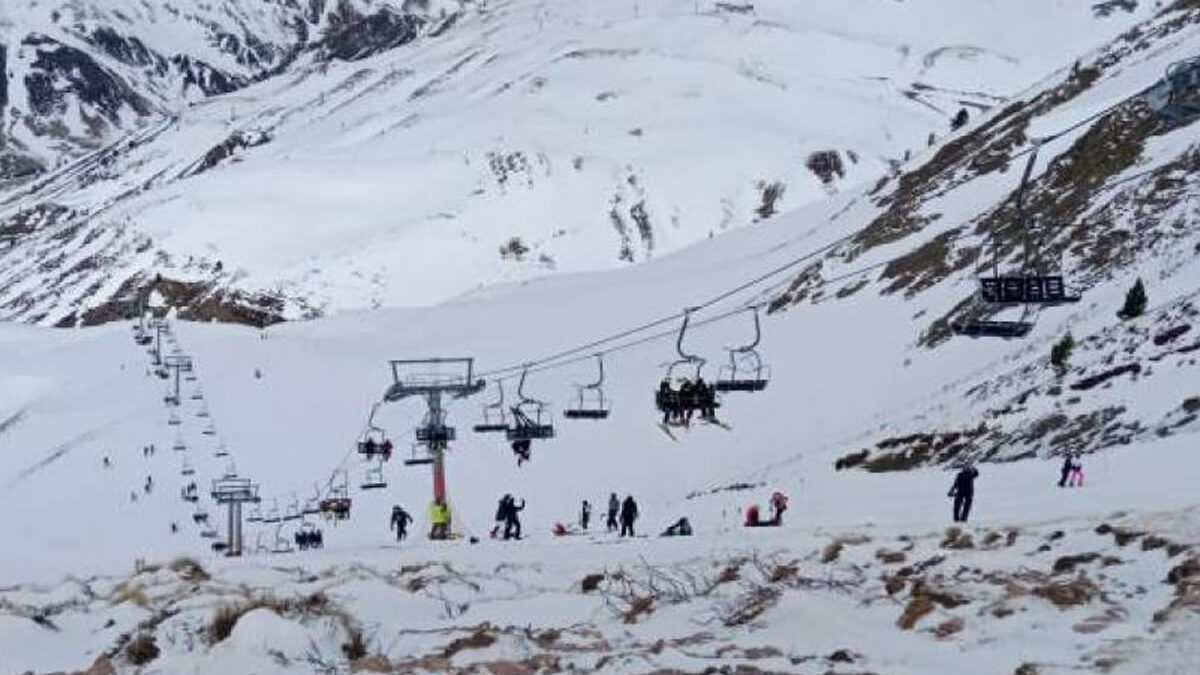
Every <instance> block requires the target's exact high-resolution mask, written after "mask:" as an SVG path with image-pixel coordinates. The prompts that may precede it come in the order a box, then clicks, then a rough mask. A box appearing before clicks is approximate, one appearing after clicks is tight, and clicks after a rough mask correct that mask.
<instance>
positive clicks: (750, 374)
mask: <svg viewBox="0 0 1200 675" xmlns="http://www.w3.org/2000/svg"><path fill="white" fill-rule="evenodd" d="M750 309H751V311H752V312H753V314H754V339H753V340H751V341H750V343H749V344H746V345H742V346H740V347H726V348H725V351H727V352H728V353H729V364H728V365H725V366H722V367H721V369H720V371H719V372H718V374H717V381H716V382H715V383H713V388H714V389H715V390H716V391H720V392H730V391H736V392H757V391H763V390H764V389H766V388H767V382H768V381H769V379H770V370H769V369H768V368H767V367H766V366H765V365H763V362H762V356H760V355H759V353H758V345H759V343H760V342H762V324H761V323H760V320H759V317H758V306H757V305H755V306H754V307H751V308H750Z"/></svg>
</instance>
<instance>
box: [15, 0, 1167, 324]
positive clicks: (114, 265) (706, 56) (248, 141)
mask: <svg viewBox="0 0 1200 675" xmlns="http://www.w3.org/2000/svg"><path fill="white" fill-rule="evenodd" d="M412 4H413V3H403V4H397V5H396V6H397V7H398V9H396V11H397V12H417V11H418V10H419V11H420V12H421V13H420V14H419V16H421V17H427V18H425V19H424V20H423V23H420V24H419V27H416V28H414V27H412V26H409V25H408V24H407V23H405V22H404V21H402V20H400V19H397V18H395V17H397V16H403V17H407V16H410V14H387V16H389V17H393V19H391V20H390V23H389V22H388V21H383V23H384V24H386V25H387V26H390V28H386V29H377V30H379V31H380V32H379V35H380V36H381V37H380V38H379V39H380V40H383V41H382V42H380V43H379V45H381V49H373V48H371V47H372V45H375V44H376V43H375V42H372V41H371V40H368V39H365V38H364V37H363V36H364V35H375V33H371V32H370V31H371V30H372V28H371V27H373V26H376V24H378V23H379V22H374V23H372V22H369V21H359V22H357V23H354V24H350V25H348V26H347V27H346V28H345V30H341V31H340V32H339V31H337V30H331V29H330V28H328V27H325V28H321V27H318V28H316V29H314V31H315V33H314V34H316V35H321V36H325V37H324V38H322V42H321V43H320V44H315V45H310V47H309V48H307V49H304V50H302V52H301V53H300V54H299V55H298V56H296V57H295V58H294V59H293V60H292V61H290V62H289V65H287V67H285V68H283V70H282V72H279V73H278V74H276V75H274V76H272V77H267V78H263V79H262V81H260V82H258V83H257V84H253V85H251V86H247V87H243V88H240V89H238V90H237V91H235V92H232V93H229V94H226V95H223V96H215V97H210V98H207V99H204V100H202V101H191V103H194V105H189V106H186V107H185V106H183V105H175V106H173V107H171V106H167V109H169V110H170V112H169V113H166V114H164V116H163V117H162V118H161V119H159V120H149V119H147V120H145V124H144V125H143V126H142V128H139V129H137V130H135V131H132V132H131V134H130V136H128V137H127V138H124V139H121V140H120V141H117V142H115V143H114V144H113V145H111V146H108V147H107V148H106V149H102V150H99V151H97V152H96V153H94V154H92V155H89V156H87V157H84V158H81V159H79V160H77V161H75V162H73V163H70V164H67V165H65V166H64V167H62V168H61V169H59V170H57V171H51V172H49V173H47V174H46V175H44V176H41V177H39V178H38V179H37V180H36V181H34V182H32V183H29V184H27V185H25V186H23V187H19V188H14V189H12V190H10V191H9V192H8V194H7V195H4V196H3V197H0V200H2V201H3V205H4V206H3V208H4V213H3V214H0V217H3V218H4V220H3V221H2V223H0V232H5V233H11V234H16V235H18V238H17V243H16V245H15V247H14V248H13V249H11V250H9V251H8V252H6V253H0V255H3V260H4V267H5V269H6V270H9V273H8V274H6V275H5V277H4V278H3V279H2V280H0V307H3V315H4V316H7V317H10V318H17V319H21V320H25V321H36V322H40V323H50V324H54V323H60V322H61V323H63V324H71V323H74V322H75V321H82V322H84V323H94V322H97V321H102V320H106V319H108V318H112V317H113V316H114V315H120V314H121V311H122V310H121V306H120V305H118V304H108V303H109V301H111V300H116V301H118V302H127V301H129V300H130V299H131V298H132V297H133V296H135V295H136V292H137V291H138V290H139V289H142V288H144V287H145V286H146V285H148V284H149V283H150V280H151V279H153V278H154V277H155V275H161V276H162V277H164V278H166V279H168V280H170V281H173V282H175V283H173V284H171V287H170V288H168V289H160V290H165V291H167V295H169V296H170V298H171V300H172V302H173V303H175V304H177V305H179V306H181V307H184V308H185V309H186V310H187V311H186V312H185V314H186V315H188V316H194V317H204V318H208V317H217V318H220V319H233V320H241V321H246V322H251V323H261V322H268V321H274V320H277V319H279V318H295V317H298V316H311V315H314V314H317V313H327V312H329V311H332V310H336V309H339V308H341V309H346V308H362V307H372V306H380V305H395V304H404V305H413V304H428V303H431V302H437V301H439V300H443V299H446V298H448V297H453V296H455V295H458V294H460V293H462V292H464V291H468V290H471V289H474V288H477V287H479V286H480V285H486V284H490V283H494V282H497V281H501V280H505V279H523V278H528V277H530V276H533V275H540V274H544V273H546V272H548V271H550V270H560V271H578V270H586V269H597V268H611V267H614V266H619V265H622V264H624V263H626V262H628V261H640V260H645V259H647V258H649V257H651V256H654V255H660V254H663V253H666V252H670V251H673V250H677V249H679V248H680V247H682V246H684V245H687V244H689V243H691V242H694V241H696V240H698V239H702V238H704V237H707V236H710V235H711V234H715V233H720V232H722V231H723V230H725V229H728V228H731V227H737V226H742V225H746V224H749V223H752V222H755V221H758V220H761V219H764V218H766V217H769V216H770V215H771V214H773V213H775V212H777V211H779V210H780V209H783V208H791V207H794V206H798V205H802V204H805V203H808V202H811V201H814V200H818V199H823V198H825V197H826V196H827V194H829V193H831V192H837V191H839V190H843V189H845V188H846V187H849V186H853V185H856V184H860V183H863V182H870V181H874V180H875V179H876V178H878V177H879V176H881V175H883V174H884V172H885V171H887V170H888V169H889V167H890V166H892V165H893V164H894V163H895V162H900V161H902V160H903V159H904V157H905V156H906V155H908V154H910V153H916V152H919V151H920V150H921V149H922V148H924V147H925V146H926V144H927V142H928V140H929V136H930V135H931V134H932V135H934V136H935V138H936V137H938V136H941V135H943V134H944V133H945V132H946V130H947V128H948V119H949V117H951V116H952V115H953V114H954V113H955V112H956V111H957V110H958V109H960V108H961V107H964V106H965V107H966V108H968V109H970V110H971V111H972V112H976V113H977V112H978V111H979V110H980V109H982V108H988V107H991V106H994V105H996V104H997V103H999V102H1001V101H1003V100H1004V99H1006V98H1007V97H1009V96H1011V95H1013V94H1015V93H1017V92H1018V91H1020V90H1022V89H1024V88H1025V87H1026V86H1028V84H1029V83H1030V82H1031V81H1033V80H1035V79H1037V78H1038V77H1041V76H1043V75H1044V74H1045V73H1046V72H1049V71H1050V70H1052V69H1054V68H1057V67H1060V66H1061V65H1062V64H1064V63H1069V62H1070V61H1071V60H1073V59H1074V58H1076V56H1077V55H1079V54H1082V53H1084V52H1086V51H1087V50H1089V49H1093V48H1095V47H1096V46H1097V45H1100V44H1103V43H1104V42H1105V41H1107V40H1109V39H1111V38H1113V37H1114V36H1116V35H1117V34H1119V33H1120V32H1122V31H1123V30H1126V29H1127V28H1128V27H1129V26H1131V25H1133V23H1134V22H1136V21H1137V20H1139V19H1142V18H1145V17H1147V16H1149V15H1150V14H1151V12H1152V9H1151V8H1149V7H1148V6H1146V3H1140V4H1139V3H1134V4H1133V5H1131V6H1128V7H1126V6H1125V5H1127V4H1128V3H1125V5H1118V6H1116V7H1115V9H1113V8H1110V9H1112V11H1102V10H1100V9H1097V8H1094V7H1092V6H1090V5H1087V4H1081V3H1076V2H1053V3H1047V2H1044V1H1042V0H1021V1H1019V2H1004V3H991V2H989V3H977V4H976V5H975V6H972V8H970V9H967V8H965V7H964V6H963V5H962V3H960V2H951V1H949V0H922V1H920V2H905V3H896V2H892V1H890V0H887V1H885V0H856V1H854V2H842V3H796V2H760V3H754V4H753V5H750V4H737V3H717V4H715V5H713V4H710V3H696V2H694V1H693V0H673V1H672V2H662V3H654V4H653V5H646V4H645V3H637V2H622V3H603V4H597V3H591V2H566V3H555V4H554V5H553V6H547V5H545V4H544V3H540V2H530V1H528V0H508V1H505V2H486V3H482V2H476V3H462V6H461V8H459V7H458V6H457V5H450V4H434V5H430V6H428V7H425V8H424V9H420V8H414V7H409V6H408V5H412ZM278 7H279V8H280V9H279V12H281V13H282V14H281V15H282V16H290V15H288V14H287V12H289V11H297V10H296V8H294V7H292V5H290V4H286V3H285V4H281V5H279V6H278ZM285 10H286V11H285ZM214 11H216V10H214ZM328 11H332V10H328V9H327V12H328ZM366 11H367V10H365V9H364V10H362V12H360V15H362V16H376V14H367V13H366ZM378 11H383V10H378ZM1033 15H1037V16H1038V17H1039V19H1038V20H1037V21H1030V17H1031V16H1033ZM261 20H262V21H267V20H268V19H267V18H262V19H261ZM272 21H273V25H279V24H280V23H281V21H280V20H279V19H274V20H272ZM321 21H325V23H330V19H322V20H321ZM414 21H415V20H414ZM292 23H294V22H292ZM292 23H289V22H288V21H282V24H283V25H292ZM931 25H936V26H938V29H937V30H935V31H934V30H930V26H931ZM998 26H1004V27H1006V28H1005V29H1003V30H998V29H997V27H998ZM1008 27H1011V28H1012V29H1011V30H1010V29H1009V28H1008ZM1018 27H1019V29H1018ZM281 30H282V29H281ZM286 32H287V31H286V30H283V33H286ZM331 36H332V37H331ZM338 36H343V37H342V39H341V41H340V42H339V41H338V40H335V39H334V37H338ZM388 36H392V37H393V38H395V39H394V40H393V41H392V42H388V41H386V40H384V38H386V37H388ZM401 38H403V39H401ZM280 39H281V40H282V39H283V38H280ZM311 39H312V40H315V39H316V38H311ZM393 43H397V44H400V45H401V46H398V47H396V48H394V49H382V47H388V46H392V44H393ZM272 44H274V43H272ZM360 45H361V46H362V47H363V49H362V51H361V53H359V52H357V51H354V50H353V48H354V47H357V46H360ZM376 52H378V53H376ZM360 57H362V58H360ZM206 58H207V57H206ZM211 60H213V61H216V60H217V59H216V57H215V56H214V57H211ZM272 63H274V62H272ZM230 67H232V66H230ZM239 72H240V71H239ZM447 260H452V261H454V263H453V264H447V263H446V261H447ZM35 268H36V269H38V270H39V273H38V274H36V275H33V274H31V273H30V271H31V270H32V269H35Z"/></svg>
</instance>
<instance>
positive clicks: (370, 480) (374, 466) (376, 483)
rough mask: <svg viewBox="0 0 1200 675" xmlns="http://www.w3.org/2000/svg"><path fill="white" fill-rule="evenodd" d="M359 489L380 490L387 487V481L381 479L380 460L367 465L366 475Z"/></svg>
mask: <svg viewBox="0 0 1200 675" xmlns="http://www.w3.org/2000/svg"><path fill="white" fill-rule="evenodd" d="M359 487H360V488H362V489H363V490H381V489H383V488H385V487H387V481H385V480H384V479H383V462H382V461H381V460H375V461H373V462H371V463H370V464H369V465H367V468H366V475H365V476H364V477H363V482H362V484H361V485H360V486H359Z"/></svg>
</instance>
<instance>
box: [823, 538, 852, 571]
mask: <svg viewBox="0 0 1200 675" xmlns="http://www.w3.org/2000/svg"><path fill="white" fill-rule="evenodd" d="M845 546H846V544H845V543H844V542H843V541H842V540H841V539H834V540H833V541H831V542H829V545H828V546H826V547H825V550H824V551H822V552H821V562H823V563H825V564H826V565H828V564H829V563H831V562H834V561H836V560H837V559H838V558H839V557H840V556H841V555H842V549H843V548H845Z"/></svg>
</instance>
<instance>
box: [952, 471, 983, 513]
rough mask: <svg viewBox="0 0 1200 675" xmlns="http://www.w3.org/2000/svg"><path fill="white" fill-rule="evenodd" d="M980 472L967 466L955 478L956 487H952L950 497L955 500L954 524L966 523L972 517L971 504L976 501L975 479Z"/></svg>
mask: <svg viewBox="0 0 1200 675" xmlns="http://www.w3.org/2000/svg"><path fill="white" fill-rule="evenodd" d="M976 478H979V471H978V470H977V469H976V468H975V467H973V466H971V465H969V464H968V465H967V466H965V467H963V469H962V470H961V471H959V472H958V475H957V476H955V477H954V485H953V486H951V487H950V492H949V493H948V494H947V496H948V497H953V498H954V522H956V523H965V522H967V518H968V517H970V515H971V503H972V502H973V501H974V500H975V479H976Z"/></svg>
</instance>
